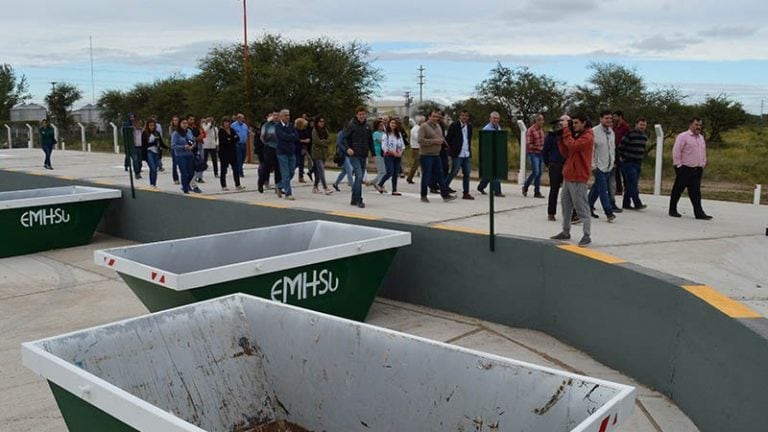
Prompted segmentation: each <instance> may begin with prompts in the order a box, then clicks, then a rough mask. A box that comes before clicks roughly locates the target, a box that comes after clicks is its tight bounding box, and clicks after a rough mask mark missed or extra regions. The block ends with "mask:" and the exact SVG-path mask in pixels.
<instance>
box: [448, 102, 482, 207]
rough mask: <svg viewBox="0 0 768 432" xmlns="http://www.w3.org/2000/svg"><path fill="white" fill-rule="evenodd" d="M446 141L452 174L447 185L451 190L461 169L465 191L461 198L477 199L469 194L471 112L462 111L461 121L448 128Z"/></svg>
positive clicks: (449, 175)
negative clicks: (454, 179)
mask: <svg viewBox="0 0 768 432" xmlns="http://www.w3.org/2000/svg"><path fill="white" fill-rule="evenodd" d="M445 140H446V141H447V142H448V154H449V155H450V156H451V172H450V173H449V174H448V178H447V179H446V180H445V183H446V184H447V185H448V188H449V189H450V187H451V181H452V180H453V178H454V177H456V174H458V172H459V169H461V175H462V177H463V179H462V180H463V181H462V188H463V189H464V191H463V192H464V193H463V194H462V196H461V198H462V199H465V200H473V199H475V197H473V196H472V195H470V193H469V177H470V175H471V174H472V124H471V123H469V111H467V110H462V111H461V113H460V114H459V121H455V122H453V123H451V125H450V126H448V135H446V137H445Z"/></svg>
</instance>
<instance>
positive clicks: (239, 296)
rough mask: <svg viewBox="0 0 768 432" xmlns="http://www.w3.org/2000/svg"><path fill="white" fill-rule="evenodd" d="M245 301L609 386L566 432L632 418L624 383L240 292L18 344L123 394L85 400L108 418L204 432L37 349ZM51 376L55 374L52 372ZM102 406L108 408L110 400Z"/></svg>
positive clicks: (70, 383)
mask: <svg viewBox="0 0 768 432" xmlns="http://www.w3.org/2000/svg"><path fill="white" fill-rule="evenodd" d="M244 302H255V303H260V304H261V305H262V307H265V308H269V307H273V308H277V309H280V308H284V309H285V308H287V309H288V310H291V311H292V312H291V313H297V312H299V313H304V314H310V315H315V316H316V317H319V318H320V319H326V320H332V321H333V320H335V321H339V320H341V321H346V322H347V323H350V324H352V325H354V326H358V327H360V328H367V329H369V330H370V331H374V332H380V333H384V334H388V335H391V336H396V337H400V338H405V339H411V340H414V341H417V342H420V343H424V344H426V345H430V346H435V347H438V348H442V349H446V348H447V349H452V350H456V351H460V352H463V353H466V354H470V355H473V356H475V357H480V358H483V359H488V360H491V361H494V362H496V363H501V364H505V365H507V366H516V367H521V368H528V369H533V370H536V371H539V372H542V373H545V374H549V375H554V376H558V377H563V378H573V379H577V380H580V381H583V382H588V383H590V384H596V385H599V386H601V387H607V388H610V389H613V390H615V391H616V394H615V395H614V396H613V397H611V398H610V399H608V400H607V401H606V402H605V403H604V404H603V405H602V406H601V407H600V408H598V409H597V410H596V411H595V412H594V413H592V414H590V415H588V416H587V417H586V418H585V419H584V420H582V421H581V422H580V423H579V424H578V425H576V426H574V427H573V428H571V429H570V431H569V432H587V431H593V430H597V429H596V427H595V426H596V425H597V424H598V422H599V421H601V420H603V419H605V418H606V417H605V416H606V414H609V418H613V416H614V414H615V415H618V414H619V413H621V414H622V418H620V419H618V423H617V425H615V426H617V427H618V426H619V425H621V424H622V423H623V422H624V421H625V420H627V419H628V418H629V417H630V416H631V414H632V412H633V411H634V405H635V399H636V394H637V389H636V388H635V387H633V386H629V385H626V384H621V383H617V382H613V381H607V380H603V379H600V378H594V377H589V376H586V375H580V374H576V373H572V372H568V371H564V370H559V369H555V368H552V367H548V366H543V365H537V364H534V363H529V362H526V361H522V360H517V359H513V358H508V357H502V356H499V355H496V354H492V353H488V352H483V351H479V350H475V349H472V348H466V347H462V346H458V345H452V344H449V343H445V342H441V341H437V340H433V339H428V338H425V337H421V336H417V335H412V334H408V333H404V332H400V331H397V330H392V329H387V328H384V327H379V326H375V325H373V324H368V323H365V322H359V321H354V320H350V319H347V318H341V317H338V316H335V315H330V314H326V313H323V312H318V311H314V310H311V309H304V308H302V307H299V306H294V305H290V304H286V303H280V302H274V301H271V300H267V299H263V298H260V297H256V296H253V295H249V294H243V293H236V294H230V295H227V296H222V297H217V298H213V299H210V300H204V301H200V302H197V303H190V304H187V305H183V306H179V307H175V308H171V309H165V310H162V311H158V312H152V313H147V314H145V315H140V316H137V317H131V318H126V319H123V320H119V321H115V322H111V323H106V324H101V325H97V326H92V327H89V328H86V329H81V330H75V331H71V332H68V333H63V334H61V335H56V336H51V337H47V338H43V339H38V340H35V341H30V342H22V344H21V346H22V364H23V365H24V366H25V367H27V368H28V369H30V370H32V371H33V372H35V373H36V374H38V375H40V376H42V377H44V378H46V379H47V380H49V381H51V382H54V383H55V384H57V385H59V386H60V387H62V388H64V389H65V390H67V391H69V392H71V393H72V394H75V395H77V392H78V384H81V383H79V382H74V381H77V380H79V381H85V384H92V385H94V387H95V388H97V389H99V390H100V391H104V392H107V393H108V394H109V395H114V396H118V395H123V396H125V397H127V398H128V399H127V400H124V401H122V402H121V401H116V402H114V403H115V405H114V406H109V407H105V406H103V405H104V402H100V401H93V402H91V401H86V402H88V403H91V404H92V405H94V406H96V407H97V408H99V409H101V410H103V411H105V412H107V413H108V414H110V415H112V414H113V412H124V411H125V412H127V413H131V411H130V410H123V409H121V408H120V407H121V403H122V404H123V405H132V406H135V407H136V408H138V409H145V410H149V411H151V412H152V413H156V414H158V415H159V416H160V420H163V421H169V422H171V423H170V425H171V426H174V427H178V428H179V429H177V430H179V431H185V432H186V431H190V432H205V430H203V429H200V428H199V427H197V426H195V425H193V424H191V423H189V422H187V421H185V420H183V419H181V418H179V417H176V416H174V415H173V414H170V413H168V412H166V411H164V410H163V409H161V408H159V407H157V406H155V405H152V404H150V403H148V402H146V401H144V400H143V399H141V398H139V397H137V396H134V395H132V394H130V393H128V392H126V391H125V390H122V389H121V388H119V387H117V386H116V385H114V384H112V383H110V382H108V381H105V380H103V379H101V378H99V377H98V376H96V375H94V374H92V373H91V372H88V371H86V370H83V369H80V368H78V367H76V366H75V365H74V364H72V363H70V362H67V361H66V360H64V359H62V358H60V357H58V356H56V355H54V354H53V353H51V352H48V351H46V350H44V349H43V348H42V347H40V346H39V345H41V344H43V343H45V342H48V341H54V340H57V339H64V338H68V337H72V336H76V335H78V334H85V333H92V332H94V331H97V330H101V329H106V328H110V327H114V328H119V327H122V326H125V325H127V324H130V323H132V322H134V321H141V320H149V319H157V317H159V316H161V315H165V314H167V315H169V316H170V315H174V314H177V313H178V312H179V311H181V310H184V309H193V308H208V307H210V306H209V305H210V304H215V303H220V304H226V303H230V304H235V305H237V306H240V305H243V304H244ZM44 364H48V365H49V366H57V367H60V368H63V370H61V369H53V368H51V369H50V370H45V367H44V366H43V365H44ZM41 366H42V368H41ZM51 371H52V372H53V373H50V372H51ZM68 373H74V374H75V376H74V377H71V376H68ZM56 378H59V379H64V381H66V382H64V383H62V382H61V381H59V382H57V381H55V379H56ZM105 402H108V403H112V402H111V401H109V400H107V401H105ZM114 416H115V418H117V419H118V420H120V421H123V422H125V423H129V422H128V421H126V420H124V419H123V418H120V417H117V414H115V415H114ZM142 419H149V420H148V421H151V420H152V417H143V418H142ZM129 425H130V423H129ZM131 426H133V425H131Z"/></svg>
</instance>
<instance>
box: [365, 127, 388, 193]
mask: <svg viewBox="0 0 768 432" xmlns="http://www.w3.org/2000/svg"><path fill="white" fill-rule="evenodd" d="M387 123H388V122H387ZM387 123H385V122H384V120H375V121H374V122H373V155H374V160H375V162H376V177H375V178H374V179H373V181H372V182H370V183H368V184H369V185H373V186H374V187H376V185H378V184H379V182H380V181H381V179H382V178H384V175H385V174H386V173H387V166H386V165H385V164H384V154H383V153H382V152H381V139H382V138H383V137H384V130H385V128H386V126H387ZM376 190H379V189H378V188H376ZM379 192H382V191H379Z"/></svg>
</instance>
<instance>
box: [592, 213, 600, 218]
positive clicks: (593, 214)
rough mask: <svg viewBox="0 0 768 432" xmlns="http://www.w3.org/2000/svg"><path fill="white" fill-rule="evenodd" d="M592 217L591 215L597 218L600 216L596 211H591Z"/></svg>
mask: <svg viewBox="0 0 768 432" xmlns="http://www.w3.org/2000/svg"><path fill="white" fill-rule="evenodd" d="M592 217H593V218H595V219H598V218H599V217H600V216H598V214H597V213H595V212H594V211H592Z"/></svg>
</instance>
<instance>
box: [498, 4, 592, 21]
mask: <svg viewBox="0 0 768 432" xmlns="http://www.w3.org/2000/svg"><path fill="white" fill-rule="evenodd" d="M599 7H600V3H599V2H598V1H597V0H572V1H569V0H528V1H527V2H524V3H521V4H517V5H515V6H511V7H507V8H506V9H505V10H504V11H503V12H502V13H501V18H502V19H503V20H504V21H508V22H514V23H542V22H555V21H562V20H565V19H569V18H571V17H573V16H574V15H575V14H586V13H591V12H594V11H596V10H598V8H599ZM566 11H567V13H566Z"/></svg>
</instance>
